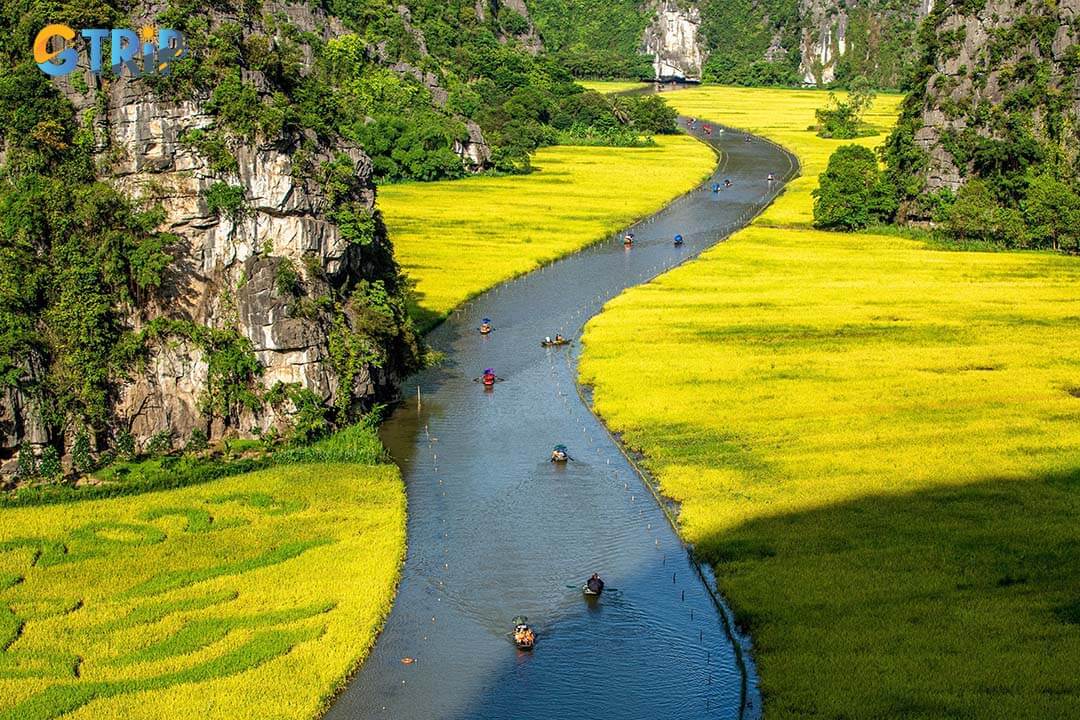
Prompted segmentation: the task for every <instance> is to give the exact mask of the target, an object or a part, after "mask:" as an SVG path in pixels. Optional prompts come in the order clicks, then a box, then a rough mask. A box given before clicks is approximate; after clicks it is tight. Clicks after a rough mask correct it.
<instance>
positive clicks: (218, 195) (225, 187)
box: [203, 181, 246, 223]
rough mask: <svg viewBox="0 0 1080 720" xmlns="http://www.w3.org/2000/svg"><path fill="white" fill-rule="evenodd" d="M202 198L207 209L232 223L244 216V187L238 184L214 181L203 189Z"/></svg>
mask: <svg viewBox="0 0 1080 720" xmlns="http://www.w3.org/2000/svg"><path fill="white" fill-rule="evenodd" d="M203 198H205V200H206V208H207V210H209V211H210V212H211V213H213V214H214V215H217V216H218V217H226V218H228V219H229V220H231V221H232V222H234V223H235V222H238V221H239V220H241V219H242V218H243V217H244V213H245V208H246V206H245V203H244V188H242V187H241V186H239V185H230V184H228V183H225V182H221V181H218V182H215V183H214V184H213V185H211V186H210V187H208V188H207V189H206V190H204V191H203Z"/></svg>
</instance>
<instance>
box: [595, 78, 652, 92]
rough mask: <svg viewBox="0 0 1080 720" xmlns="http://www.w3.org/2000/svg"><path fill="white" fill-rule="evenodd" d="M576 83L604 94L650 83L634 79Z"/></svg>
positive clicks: (643, 86)
mask: <svg viewBox="0 0 1080 720" xmlns="http://www.w3.org/2000/svg"><path fill="white" fill-rule="evenodd" d="M577 84H578V85H580V86H581V87H583V88H585V89H586V90H595V91H596V92H600V93H605V94H610V93H621V92H627V91H628V90H641V89H647V88H649V87H651V85H652V84H651V83H644V82H637V81H635V80H578V81H577Z"/></svg>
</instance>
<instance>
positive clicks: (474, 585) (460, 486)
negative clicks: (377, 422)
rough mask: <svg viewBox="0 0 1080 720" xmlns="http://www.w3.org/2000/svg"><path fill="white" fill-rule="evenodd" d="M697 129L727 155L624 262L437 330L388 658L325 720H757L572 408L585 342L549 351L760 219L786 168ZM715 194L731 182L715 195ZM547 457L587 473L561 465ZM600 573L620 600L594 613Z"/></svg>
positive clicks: (389, 436)
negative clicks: (517, 636)
mask: <svg viewBox="0 0 1080 720" xmlns="http://www.w3.org/2000/svg"><path fill="white" fill-rule="evenodd" d="M693 132H695V134H697V135H698V136H699V137H700V138H701V139H702V141H703V142H709V143H710V144H711V145H712V146H713V147H714V148H715V149H716V150H717V151H719V152H720V161H719V164H718V167H717V170H716V172H715V174H714V175H713V177H712V178H711V179H710V180H709V181H707V182H706V183H704V184H703V185H702V186H700V187H699V188H698V189H696V190H694V191H693V192H691V193H689V194H687V195H685V196H683V197H681V198H679V199H678V200H676V201H674V202H673V203H671V204H670V205H669V206H667V207H666V208H665V209H663V210H662V211H660V212H659V213H657V214H656V215H653V216H652V217H650V218H648V219H647V220H644V221H642V222H641V223H639V224H637V225H635V226H634V227H633V228H631V230H632V231H633V232H634V233H635V234H636V242H635V244H634V247H633V248H632V249H629V250H626V249H624V248H623V246H622V242H621V240H620V239H619V238H620V237H621V233H620V234H619V236H613V237H612V238H611V239H609V240H608V241H605V242H603V243H600V244H598V245H594V246H592V247H590V248H588V249H586V250H583V251H581V252H579V253H576V254H574V255H571V256H569V257H567V258H565V259H563V260H560V261H558V262H555V263H553V264H551V265H549V266H547V267H545V268H543V269H541V270H537V271H536V272H533V273H531V274H529V275H527V276H524V277H523V278H520V279H518V280H515V281H510V282H507V283H505V284H503V285H501V286H499V287H496V288H494V289H493V290H491V291H489V292H487V293H485V294H484V295H482V296H480V297H479V298H477V299H475V300H473V301H471V302H469V303H467V304H466V305H464V306H463V307H461V308H459V309H458V310H457V311H456V312H455V313H454V314H453V315H452V317H451V318H450V319H449V320H448V321H447V322H445V323H444V324H443V325H441V326H440V327H439V328H437V329H436V330H435V331H433V332H432V333H431V334H430V335H429V336H428V342H429V343H430V344H431V346H432V347H434V348H435V349H437V350H440V351H442V352H444V353H445V354H446V361H445V362H444V363H443V364H442V365H440V366H439V367H437V368H433V369H430V370H427V371H425V372H423V373H421V374H419V375H418V376H416V377H414V378H412V379H410V380H409V381H407V383H406V384H405V386H404V388H403V394H404V395H405V397H406V398H410V397H411V398H412V400H411V401H407V402H405V403H404V404H403V405H402V406H401V407H400V408H398V410H397V411H396V412H395V413H394V414H393V416H392V417H391V418H390V419H389V420H388V421H387V422H386V423H385V425H384V428H383V440H384V442H385V443H386V445H387V447H388V448H389V449H390V452H391V454H392V456H393V458H394V460H395V461H396V462H397V463H398V464H399V465H400V466H401V468H402V471H403V474H404V477H405V482H406V485H407V489H408V502H409V521H408V537H409V552H408V559H407V561H406V564H405V568H404V571H403V575H402V579H401V585H400V587H399V591H398V595H397V599H396V601H395V604H394V608H393V611H392V612H391V614H390V617H389V619H388V621H387V623H386V626H385V628H384V629H383V632H382V635H381V636H380V638H379V640H378V643H377V644H376V646H375V648H374V649H373V650H372V652H371V655H370V656H369V657H368V659H367V661H366V662H365V663H364V665H363V667H362V668H361V670H360V671H359V672H358V673H357V675H356V676H355V677H354V678H353V679H352V680H351V682H350V684H349V685H348V687H347V688H346V689H345V690H344V691H343V692H342V694H341V695H340V696H339V697H338V699H337V700H336V702H335V704H334V705H333V706H332V707H331V709H330V711H329V713H328V714H327V718H330V719H331V720H341V719H343V718H355V719H358V720H367V719H369V718H391V719H393V720H428V719H429V718H430V719H435V718H439V719H456V718H463V719H464V718H469V719H475V720H483V719H491V720H507V719H510V718H513V719H515V720H526V719H532V718H535V719H538V720H539V719H543V720H550V719H554V718H573V717H576V716H579V715H580V716H583V717H589V716H597V715H599V716H602V717H607V718H618V720H639V719H640V720H666V719H668V718H703V717H715V718H741V717H750V718H753V717H757V716H758V715H759V714H760V709H759V708H760V702H759V699H758V696H757V693H756V689H755V686H756V683H755V681H754V677H753V669H752V667H751V666H750V665H749V661H748V659H745V653H743V652H742V648H741V643H743V642H744V639H742V638H738V637H735V636H733V635H732V634H731V633H730V632H729V630H728V627H729V623H728V620H727V618H726V617H725V610H724V609H723V608H722V606H720V605H718V604H717V603H716V602H715V601H714V598H713V596H712V594H711V593H710V591H709V586H708V583H709V581H708V580H707V579H705V578H704V577H703V576H702V575H700V574H699V572H698V570H697V569H696V567H695V565H694V564H693V563H692V562H691V560H690V558H689V555H688V553H687V551H686V548H685V547H684V546H683V545H682V543H681V542H680V540H679V538H678V536H677V535H676V533H675V531H674V529H673V528H672V527H671V525H670V523H669V522H668V520H667V516H666V515H665V512H664V509H663V507H662V506H661V505H660V504H659V503H658V502H657V501H656V500H655V499H654V497H653V495H652V494H651V491H650V489H649V488H648V486H647V485H646V484H645V483H644V482H643V481H642V479H641V478H640V477H639V476H638V475H637V473H636V472H635V470H634V467H633V466H632V464H631V463H630V462H629V461H628V460H627V458H626V457H625V456H624V455H623V453H622V451H621V450H620V448H619V446H618V445H617V444H616V442H615V441H614V440H613V439H612V438H611V436H610V435H609V434H608V433H607V431H606V430H605V428H604V426H603V425H602V423H600V421H599V420H597V418H596V417H595V416H594V415H593V414H592V413H591V411H590V410H589V408H588V407H587V406H586V404H585V403H584V402H583V401H582V399H581V396H580V395H579V393H578V389H577V387H576V385H575V373H576V364H577V354H578V352H579V351H580V346H579V345H578V344H576V343H575V344H574V345H571V346H568V347H562V348H556V349H544V348H541V347H540V343H539V341H540V339H542V338H543V337H544V336H546V335H552V336H553V335H554V334H555V333H556V332H559V333H562V334H563V335H566V336H567V337H577V336H579V334H580V332H581V328H582V327H583V325H584V324H585V322H586V321H587V320H588V319H589V318H590V317H592V316H593V315H594V314H596V313H597V312H599V311H600V309H601V307H602V305H603V304H604V303H605V302H606V301H608V300H609V299H611V298H612V297H614V296H615V295H617V294H619V293H620V292H622V291H623V290H625V289H626V288H628V287H631V286H634V285H638V284H640V283H643V282H646V281H648V280H650V279H651V278H653V277H655V276H657V275H659V274H660V273H662V272H664V271H666V270H668V269H670V268H671V267H673V266H675V265H677V264H679V263H681V262H683V261H685V260H687V259H689V258H691V257H694V256H696V255H698V254H699V253H701V252H702V251H703V250H705V249H706V248H708V247H710V246H711V245H713V244H715V243H717V242H719V241H720V240H721V239H723V238H724V237H726V236H727V235H729V234H730V233H731V232H732V231H733V230H735V229H737V228H738V227H741V226H742V225H744V224H746V223H747V222H749V220H750V219H751V218H752V217H753V215H754V214H755V213H757V212H758V211H760V210H761V209H762V208H763V207H765V205H767V204H768V203H769V202H770V201H771V200H772V198H773V197H774V196H775V194H776V193H778V192H779V190H780V187H781V186H782V184H783V182H785V181H787V180H788V179H790V178H791V177H792V176H794V174H795V173H796V168H797V165H796V162H795V160H794V158H793V157H792V156H791V155H790V154H788V153H787V152H785V151H784V150H782V149H780V148H779V147H777V146H775V145H772V144H770V143H768V142H765V141H763V140H760V139H757V138H753V141H752V142H749V143H747V142H745V141H744V139H745V137H746V136H744V135H743V134H742V133H739V132H736V131H732V130H728V131H726V132H715V133H714V135H713V136H712V137H711V138H704V137H703V136H702V135H701V133H700V130H695V131H693ZM769 173H772V174H774V175H775V177H776V178H777V181H776V182H774V183H769V182H768V181H767V180H766V178H767V176H768V174H769ZM725 178H730V179H731V180H732V181H733V183H734V184H733V186H732V187H731V188H728V189H724V190H721V191H720V192H716V193H714V192H713V191H712V190H711V185H712V183H714V182H722V181H723V180H724V179H725ZM612 191H613V192H618V188H613V189H612ZM676 234H681V235H682V236H683V238H684V240H685V243H684V245H683V246H682V247H674V246H673V243H672V238H673V237H674V235H676ZM477 271H478V272H481V271H482V268H478V269H477ZM483 317H490V318H492V320H493V324H494V326H495V331H494V332H493V333H491V334H490V335H487V336H481V335H480V334H479V333H478V332H477V327H478V326H479V325H480V322H481V319H482V318H483ZM642 352H648V349H647V348H642ZM487 367H492V368H495V371H496V372H497V374H498V375H499V376H500V377H501V378H505V380H504V381H502V382H500V383H498V384H497V385H496V386H495V387H494V388H493V389H491V390H485V389H484V388H483V386H482V385H481V384H479V383H478V382H475V381H474V380H473V378H476V377H477V376H479V375H480V374H481V372H482V371H483V370H484V368H487ZM647 381H648V378H642V382H647ZM417 387H419V388H420V398H421V404H420V406H419V408H418V407H417V402H416V395H417ZM556 443H564V444H566V445H567V446H568V447H569V450H570V454H571V455H572V456H573V457H574V458H575V461H574V462H570V463H568V464H566V465H561V466H560V465H555V464H553V463H550V462H549V461H548V457H549V455H550V453H551V448H552V446H553V445H555V444H556ZM593 572H599V573H600V574H601V575H602V576H603V577H604V579H605V581H606V582H607V584H608V590H607V591H605V593H604V594H603V596H602V597H601V598H600V599H599V601H597V602H586V600H585V598H584V597H583V595H582V592H581V590H580V588H581V585H582V584H583V582H584V580H585V579H586V578H587V577H588V576H589V575H590V574H591V573H593ZM517 615H525V616H527V617H528V618H529V621H530V623H531V624H532V625H533V626H534V627H535V628H536V630H537V633H538V640H537V644H536V648H535V650H534V651H533V652H531V653H522V652H519V651H517V650H516V649H515V647H514V646H513V644H512V643H511V642H510V640H509V637H508V633H509V631H510V629H511V627H512V622H513V618H514V617H515V616H517ZM403 658H413V659H415V661H414V662H411V663H408V664H407V663H404V662H402V660H403Z"/></svg>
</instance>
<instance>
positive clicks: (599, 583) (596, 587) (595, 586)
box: [585, 573, 604, 595]
mask: <svg viewBox="0 0 1080 720" xmlns="http://www.w3.org/2000/svg"><path fill="white" fill-rule="evenodd" d="M585 587H586V588H588V590H589V592H591V593H593V594H594V595H599V594H600V593H602V592H604V581H603V580H601V579H600V575H599V574H598V573H593V574H592V577H591V578H589V579H588V581H587V582H586V583H585Z"/></svg>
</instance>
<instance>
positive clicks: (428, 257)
mask: <svg viewBox="0 0 1080 720" xmlns="http://www.w3.org/2000/svg"><path fill="white" fill-rule="evenodd" d="M655 140H656V143H657V146H656V147H648V148H609V147H577V146H557V147H550V148H543V149H541V150H540V151H538V152H537V153H536V154H535V155H534V157H533V167H534V168H535V169H536V170H535V172H533V173H532V174H529V175H516V176H506V177H490V176H482V177H472V178H465V179H463V180H451V181H446V182H436V183H411V184H401V185H388V186H386V187H383V188H380V190H379V205H380V207H381V208H382V211H383V215H384V217H385V219H386V224H387V227H388V228H389V230H390V237H391V239H392V240H393V242H394V250H395V253H396V255H397V258H398V261H399V262H400V263H401V265H402V267H403V268H404V270H405V273H406V275H408V277H409V278H410V279H411V280H412V281H413V282H415V291H416V298H417V304H418V307H417V308H415V314H416V316H417V319H418V320H419V321H420V324H421V326H422V327H425V328H426V327H430V326H431V325H433V324H435V323H437V322H438V321H439V320H441V319H442V318H444V317H445V316H446V315H447V314H448V313H449V312H450V311H451V310H453V309H454V308H455V307H456V306H457V305H459V304H461V303H462V302H464V301H465V300H467V299H469V298H471V297H473V296H475V295H478V294H480V293H481V292H483V291H484V290H487V289H489V288H491V287H493V286H495V285H497V284H498V283H500V282H502V281H504V280H508V279H510V278H512V277H515V276H517V275H521V274H523V273H526V272H529V271H530V270H533V269H535V268H537V267H539V266H540V265H542V264H544V263H546V262H550V261H552V260H555V259H557V258H559V257H561V256H563V255H566V254H568V253H571V252H573V251H575V250H579V249H581V248H583V247H585V246H586V245H589V244H591V243H594V242H596V241H598V240H602V239H603V238H604V237H606V236H607V235H608V234H610V233H612V232H614V231H616V230H618V229H619V228H621V227H624V226H625V225H628V224H630V223H631V222H633V221H634V220H636V219H638V218H641V217H644V216H646V215H648V214H650V213H652V212H654V211H656V210H658V209H660V208H661V207H663V206H664V205H665V204H667V203H668V202H669V201H670V200H672V199H673V198H675V197H677V196H679V195H681V194H682V193H684V192H686V191H688V190H690V189H691V188H693V187H694V186H696V185H697V184H698V183H699V182H701V181H702V180H704V178H705V177H707V176H708V175H709V173H710V172H711V171H712V169H713V167H715V165H716V156H715V154H714V153H713V152H712V151H711V150H709V149H708V148H707V147H706V146H705V145H703V144H702V143H699V142H697V141H696V140H693V139H691V138H689V137H686V136H683V135H669V136H658V137H656V138H655Z"/></svg>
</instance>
